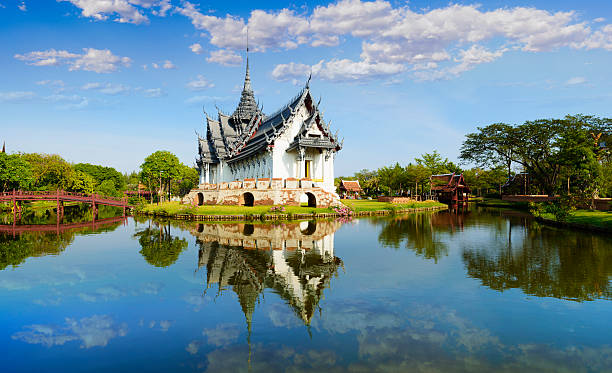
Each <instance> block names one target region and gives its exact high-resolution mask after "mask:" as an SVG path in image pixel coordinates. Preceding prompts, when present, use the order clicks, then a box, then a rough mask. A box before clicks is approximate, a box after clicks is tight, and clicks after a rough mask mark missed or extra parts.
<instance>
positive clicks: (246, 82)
mask: <svg viewBox="0 0 612 373" xmlns="http://www.w3.org/2000/svg"><path fill="white" fill-rule="evenodd" d="M246 33H247V40H246V74H245V77H244V89H245V90H251V74H250V72H249V26H248V25H247V29H246Z"/></svg>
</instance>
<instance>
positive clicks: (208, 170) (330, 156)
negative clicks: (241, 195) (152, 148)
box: [196, 50, 342, 193]
mask: <svg viewBox="0 0 612 373" xmlns="http://www.w3.org/2000/svg"><path fill="white" fill-rule="evenodd" d="M246 60H247V61H246V75H245V78H244V87H243V89H242V94H241V96H240V102H239V103H238V107H237V108H236V110H234V112H233V113H232V114H231V115H228V114H225V113H223V112H221V111H220V110H218V113H217V118H216V119H213V118H211V117H210V116H209V115H208V114H206V113H205V115H206V135H205V136H200V135H198V147H199V156H198V158H197V160H196V162H197V164H198V167H199V169H200V184H201V185H203V184H220V183H224V182H232V181H236V180H244V179H266V178H267V179H292V178H295V179H309V180H312V186H313V187H317V188H321V189H323V190H325V191H327V192H328V193H335V191H334V157H335V154H336V153H337V152H338V151H339V150H340V149H341V148H342V144H341V143H340V142H339V141H338V136H337V134H332V133H331V131H330V128H329V125H328V123H326V122H325V121H324V120H323V114H322V113H321V111H320V110H319V107H318V105H319V104H318V103H315V102H314V100H313V97H312V95H311V93H310V87H309V83H310V79H309V80H308V82H307V83H306V86H305V87H304V88H303V89H302V91H301V92H300V93H299V94H298V95H297V96H296V97H295V98H293V99H292V100H291V101H290V102H289V103H288V104H287V105H285V106H284V107H282V108H280V109H279V110H278V111H276V112H275V113H273V114H271V115H265V114H264V113H263V112H262V109H261V107H260V106H259V105H258V103H257V101H256V100H255V95H254V93H253V88H252V87H251V78H250V74H249V59H248V50H247V58H246Z"/></svg>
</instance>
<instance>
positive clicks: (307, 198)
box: [300, 192, 317, 207]
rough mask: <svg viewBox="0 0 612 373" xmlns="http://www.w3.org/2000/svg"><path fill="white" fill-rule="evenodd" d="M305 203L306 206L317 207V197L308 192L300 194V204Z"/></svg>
mask: <svg viewBox="0 0 612 373" xmlns="http://www.w3.org/2000/svg"><path fill="white" fill-rule="evenodd" d="M306 204H307V206H308V207H317V198H316V197H315V195H314V194H312V193H310V192H308V193H305V194H302V196H301V197H300V205H301V206H304V205H306Z"/></svg>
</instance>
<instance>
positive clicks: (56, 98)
mask: <svg viewBox="0 0 612 373" xmlns="http://www.w3.org/2000/svg"><path fill="white" fill-rule="evenodd" d="M84 99H85V97H83V96H79V95H62V94H54V95H50V96H46V97H45V100H46V101H50V102H81V101H83V100H84Z"/></svg>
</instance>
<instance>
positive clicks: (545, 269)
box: [462, 216, 612, 301]
mask: <svg viewBox="0 0 612 373" xmlns="http://www.w3.org/2000/svg"><path fill="white" fill-rule="evenodd" d="M507 218H508V223H507V225H506V226H505V227H503V228H500V229H499V231H498V233H501V234H500V235H499V236H505V239H504V240H502V239H501V237H500V239H498V240H496V241H495V242H494V243H492V244H491V245H489V246H488V247H480V248H475V247H470V248H464V249H463V254H462V255H463V262H464V264H465V266H466V268H467V271H468V275H469V276H470V277H473V278H477V279H480V281H481V282H482V284H483V285H485V286H488V287H490V288H491V289H494V290H498V291H504V290H507V289H513V288H520V289H521V290H522V291H523V292H525V293H526V294H530V295H535V296H539V297H555V298H561V299H568V300H574V301H588V300H594V299H597V298H601V299H612V291H611V289H610V280H609V279H610V276H611V275H612V245H611V244H610V239H609V237H606V236H603V235H597V234H591V233H585V232H580V231H574V230H566V229H557V228H552V227H548V226H541V225H539V224H538V223H537V222H534V221H532V220H531V219H529V218H528V217H519V216H508V217H507Z"/></svg>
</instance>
